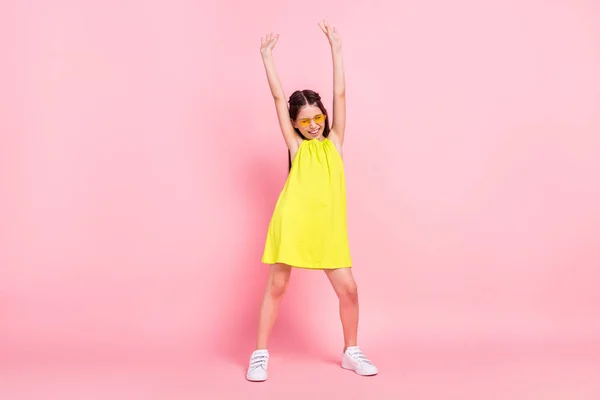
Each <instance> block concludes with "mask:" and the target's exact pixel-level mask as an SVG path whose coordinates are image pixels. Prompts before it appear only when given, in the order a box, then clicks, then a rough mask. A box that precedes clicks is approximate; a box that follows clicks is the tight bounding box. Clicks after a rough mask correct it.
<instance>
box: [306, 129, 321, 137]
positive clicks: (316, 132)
mask: <svg viewBox="0 0 600 400" xmlns="http://www.w3.org/2000/svg"><path fill="white" fill-rule="evenodd" d="M319 131H320V129H317V130H316V131H308V133H310V134H311V135H313V136H314V135H316V134H318V133H319Z"/></svg>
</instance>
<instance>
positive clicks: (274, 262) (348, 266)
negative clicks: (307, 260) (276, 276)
mask: <svg viewBox="0 0 600 400" xmlns="http://www.w3.org/2000/svg"><path fill="white" fill-rule="evenodd" d="M262 263H263V264H267V265H274V264H284V265H287V266H290V267H292V268H300V269H312V270H320V271H324V270H331V269H342V268H352V264H350V265H347V264H346V265H342V266H339V267H310V266H302V265H294V264H290V263H286V262H283V261H273V262H266V261H262Z"/></svg>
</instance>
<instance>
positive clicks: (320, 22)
mask: <svg viewBox="0 0 600 400" xmlns="http://www.w3.org/2000/svg"><path fill="white" fill-rule="evenodd" d="M319 28H321V30H322V31H323V33H325V34H327V31H326V30H325V25H324V24H323V21H319Z"/></svg>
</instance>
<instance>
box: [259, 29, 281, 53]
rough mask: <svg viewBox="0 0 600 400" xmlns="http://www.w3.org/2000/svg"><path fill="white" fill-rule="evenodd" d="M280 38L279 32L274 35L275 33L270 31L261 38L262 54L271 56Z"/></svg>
mask: <svg viewBox="0 0 600 400" xmlns="http://www.w3.org/2000/svg"><path fill="white" fill-rule="evenodd" d="M278 39H279V34H277V35H273V33H270V34H268V35H267V36H265V37H262V38H260V54H262V56H263V57H265V56H270V55H271V54H272V52H273V48H274V47H275V44H276V43H277V40H278Z"/></svg>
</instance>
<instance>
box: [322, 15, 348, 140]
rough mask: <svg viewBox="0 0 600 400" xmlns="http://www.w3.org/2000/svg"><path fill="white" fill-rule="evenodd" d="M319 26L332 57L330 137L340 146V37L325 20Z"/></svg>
mask: <svg viewBox="0 0 600 400" xmlns="http://www.w3.org/2000/svg"><path fill="white" fill-rule="evenodd" d="M319 27H320V28H321V30H322V31H323V33H324V34H325V36H327V39H328V40H329V44H330V46H331V56H332V58H333V119H332V124H331V125H332V126H331V133H330V137H331V138H332V140H333V141H334V142H336V143H337V144H338V145H339V146H341V145H342V144H343V143H344V131H345V130H346V79H345V73H344V62H343V58H342V38H341V36H340V34H339V33H338V31H337V29H336V28H335V27H332V26H331V25H329V23H328V22H327V21H321V22H319Z"/></svg>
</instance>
